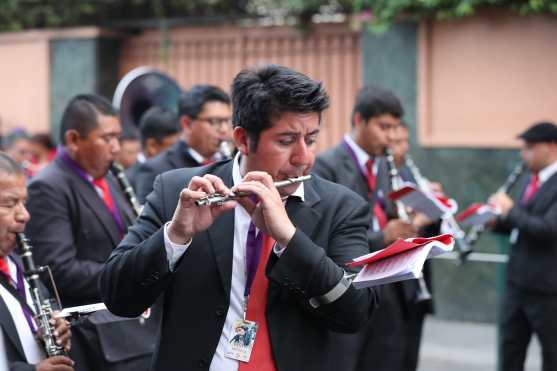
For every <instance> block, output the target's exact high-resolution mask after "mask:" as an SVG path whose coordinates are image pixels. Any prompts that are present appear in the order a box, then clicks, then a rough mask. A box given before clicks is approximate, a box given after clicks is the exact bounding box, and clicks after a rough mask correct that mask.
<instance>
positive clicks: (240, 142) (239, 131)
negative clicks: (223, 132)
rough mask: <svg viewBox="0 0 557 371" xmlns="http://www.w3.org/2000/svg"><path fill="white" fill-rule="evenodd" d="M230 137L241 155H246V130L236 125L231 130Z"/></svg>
mask: <svg viewBox="0 0 557 371" xmlns="http://www.w3.org/2000/svg"><path fill="white" fill-rule="evenodd" d="M232 138H233V139H234V145H235V146H236V148H237V149H238V151H239V152H240V153H241V154H242V155H244V156H245V155H247V154H248V152H249V137H248V133H247V132H246V130H245V129H244V128H242V127H239V126H236V127H235V128H234V131H232Z"/></svg>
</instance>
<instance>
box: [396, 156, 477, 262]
mask: <svg viewBox="0 0 557 371" xmlns="http://www.w3.org/2000/svg"><path fill="white" fill-rule="evenodd" d="M405 163H406V166H408V169H410V172H411V173H412V176H413V177H414V179H415V180H416V184H417V185H418V187H419V188H420V189H421V190H423V191H426V192H431V186H430V182H429V180H428V179H427V178H426V177H424V176H423V175H422V172H421V171H420V169H419V168H418V166H417V165H416V163H415V162H414V160H413V159H412V157H411V156H410V155H409V154H406V156H405ZM442 219H443V220H444V221H445V223H447V225H448V226H449V228H450V230H451V234H452V235H453V237H454V238H455V242H456V249H457V251H458V256H459V260H460V262H461V263H464V262H465V261H466V258H467V257H468V255H470V253H472V248H471V247H470V244H469V243H468V241H467V240H466V238H465V233H464V231H463V230H462V228H461V227H460V225H459V224H458V222H457V221H456V219H455V218H454V216H453V214H451V213H450V212H448V213H445V214H444V215H443V216H442Z"/></svg>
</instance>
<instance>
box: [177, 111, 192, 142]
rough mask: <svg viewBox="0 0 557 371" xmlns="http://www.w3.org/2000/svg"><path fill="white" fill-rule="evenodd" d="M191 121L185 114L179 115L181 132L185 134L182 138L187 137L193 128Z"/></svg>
mask: <svg viewBox="0 0 557 371" xmlns="http://www.w3.org/2000/svg"><path fill="white" fill-rule="evenodd" d="M193 122H194V120H193V119H192V118H191V117H189V116H187V115H182V116H180V127H181V128H182V133H183V134H184V135H185V138H184V139H188V138H189V136H190V133H191V131H192V130H193V128H192V126H193Z"/></svg>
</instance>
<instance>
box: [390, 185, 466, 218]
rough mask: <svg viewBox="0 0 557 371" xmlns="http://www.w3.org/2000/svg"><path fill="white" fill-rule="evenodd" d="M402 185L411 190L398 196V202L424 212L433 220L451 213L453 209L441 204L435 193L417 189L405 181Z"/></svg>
mask: <svg viewBox="0 0 557 371" xmlns="http://www.w3.org/2000/svg"><path fill="white" fill-rule="evenodd" d="M403 187H410V188H412V189H413V191H412V192H409V193H406V194H405V195H403V196H402V197H400V199H399V200H400V202H402V203H403V204H404V206H406V207H409V208H411V209H413V210H415V211H417V212H419V213H422V214H425V215H426V216H427V217H428V218H429V219H431V220H433V221H435V220H439V219H440V218H441V217H442V216H443V215H445V214H447V213H453V212H454V211H455V210H451V209H450V208H448V207H447V206H446V205H444V204H442V203H441V202H440V201H439V200H438V199H437V198H436V197H435V195H433V194H429V193H427V192H424V191H422V190H420V189H418V188H417V187H416V185H415V184H413V183H408V182H405V183H404V184H403Z"/></svg>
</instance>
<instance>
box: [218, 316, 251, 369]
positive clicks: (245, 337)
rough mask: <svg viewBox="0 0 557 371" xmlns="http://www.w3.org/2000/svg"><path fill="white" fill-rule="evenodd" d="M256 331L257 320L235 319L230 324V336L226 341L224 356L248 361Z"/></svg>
mask: <svg viewBox="0 0 557 371" xmlns="http://www.w3.org/2000/svg"><path fill="white" fill-rule="evenodd" d="M256 332H257V322H253V321H247V320H244V319H240V320H237V321H235V322H234V324H233V325H232V338H231V339H230V340H229V341H228V347H227V349H226V351H225V352H224V356H225V357H228V358H232V359H235V360H238V361H242V362H249V358H250V356H251V351H252V349H253V344H254V343H255V334H256Z"/></svg>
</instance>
